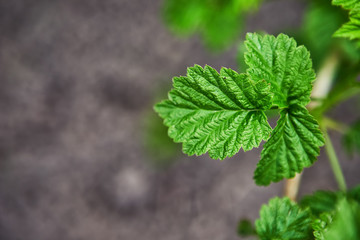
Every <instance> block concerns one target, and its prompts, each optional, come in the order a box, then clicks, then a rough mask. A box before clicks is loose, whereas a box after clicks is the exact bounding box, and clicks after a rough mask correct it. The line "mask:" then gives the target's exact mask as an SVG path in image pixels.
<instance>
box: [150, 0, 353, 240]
mask: <svg viewBox="0 0 360 240" xmlns="http://www.w3.org/2000/svg"><path fill="white" fill-rule="evenodd" d="M259 3H260V1H259V0H252V1H244V0H237V1H236V0H229V1H221V0H195V1H183V0H182V1H175V0H167V2H166V5H165V6H166V7H165V19H166V21H167V23H168V24H169V26H171V27H172V28H173V29H175V30H176V31H179V32H182V33H184V34H192V33H195V32H199V33H200V34H201V35H202V37H203V38H204V40H205V42H207V44H208V45H209V46H213V47H219V46H220V47H223V46H225V45H228V44H229V43H230V42H231V40H232V39H233V38H234V36H235V35H236V34H237V33H238V31H239V28H238V26H239V24H241V23H239V22H237V21H238V19H239V14H240V13H243V12H245V11H248V10H253V9H255V8H257V7H258V4H259ZM332 4H333V5H335V6H341V7H342V8H343V9H345V10H349V18H350V21H348V16H347V14H346V12H345V11H344V10H343V9H341V8H337V7H334V6H332V5H331V4H330V1H327V0H314V1H311V2H310V3H309V5H308V8H307V12H306V14H305V18H304V25H303V27H301V29H300V30H299V31H297V32H296V31H295V32H294V35H295V36H296V39H297V40H298V42H300V43H304V44H306V46H307V47H308V48H305V46H303V45H298V43H297V41H295V39H293V38H290V37H289V36H287V35H285V34H279V35H278V36H276V37H275V36H272V35H267V34H258V33H248V34H247V35H246V40H245V41H244V43H241V45H240V48H239V52H238V53H239V54H238V63H239V66H240V70H241V72H242V73H237V72H235V71H234V70H231V69H228V68H222V69H221V70H220V72H219V73H218V72H217V71H216V70H215V69H213V68H211V67H209V66H205V67H204V68H202V67H200V66H198V65H195V66H194V67H190V68H188V71H187V75H186V76H180V77H175V78H174V79H173V89H172V90H171V91H170V93H169V95H168V99H167V100H164V101H162V102H160V103H158V104H156V105H155V111H156V112H157V113H158V114H159V115H160V117H161V118H163V119H164V124H165V125H166V126H168V127H169V130H168V134H169V136H170V137H171V138H172V139H173V140H174V141H175V142H181V143H182V144H183V152H184V153H186V154H188V155H201V154H205V153H208V154H209V156H210V157H211V158H214V159H221V160H223V159H225V158H227V157H232V156H234V155H235V154H236V153H237V152H238V151H240V149H243V150H244V151H248V150H251V149H253V148H254V147H259V146H260V144H261V142H262V141H263V140H264V141H265V143H264V145H263V150H262V152H261V158H260V161H259V162H258V164H257V168H256V169H255V173H254V180H255V183H256V184H257V185H262V186H266V185H269V184H270V183H271V182H278V181H280V180H282V179H284V178H292V177H294V176H295V174H296V173H301V172H302V171H303V169H304V168H306V167H310V166H311V165H312V164H313V163H314V162H315V161H316V159H317V156H318V155H319V152H320V147H321V146H323V145H324V142H326V149H327V154H328V156H329V159H330V162H331V166H332V168H333V172H334V174H335V176H336V179H337V181H338V184H339V185H342V187H340V189H341V190H342V191H317V192H315V193H313V194H312V195H308V196H305V197H303V198H302V199H301V200H300V201H299V203H295V202H293V201H291V200H290V199H289V198H287V197H284V198H278V197H275V198H273V199H271V200H270V201H269V203H268V204H267V205H263V206H262V208H261V210H260V216H259V219H258V220H256V222H255V229H254V228H253V226H252V224H251V223H250V222H249V221H247V220H243V221H241V222H240V223H239V225H238V233H239V234H240V235H243V236H250V235H253V234H256V235H257V236H258V237H259V238H260V239H274V240H275V239H289V240H290V239H317V240H323V239H326V240H329V239H330V240H332V239H350V240H351V239H360V205H359V204H360V185H359V186H357V187H355V188H353V189H351V190H349V191H347V190H346V184H345V181H343V182H341V180H340V179H344V177H343V176H342V172H341V168H340V165H339V163H338V160H337V157H336V154H335V152H334V149H333V147H332V143H331V140H330V138H329V137H328V134H327V130H328V129H334V130H337V131H339V132H341V133H344V136H343V143H344V146H345V148H346V149H347V151H348V152H349V153H353V152H355V151H359V152H360V124H359V122H356V123H355V124H353V125H352V126H350V127H348V126H346V125H345V124H342V123H338V122H336V121H334V120H331V119H329V118H327V117H325V114H326V112H327V111H328V110H329V109H331V108H332V107H334V106H335V105H336V104H339V103H340V102H342V101H344V100H346V99H347V98H349V97H351V96H354V95H356V94H359V93H360V84H359V83H358V82H356V81H355V79H356V76H357V75H358V74H359V72H360V50H359V47H360V3H359V1H358V0H332ZM234 6H236V7H234ZM230 9H231V10H230ZM175 13H176V14H175ZM236 19H237V20H236ZM220 21H221V23H222V24H218V23H219V22H220ZM346 21H348V22H346ZM235 22H237V23H236V24H234V23H235ZM227 27H229V28H227ZM230 28H232V30H229V29H230ZM332 36H334V37H340V38H332ZM350 40H355V41H350ZM308 49H310V50H311V53H312V59H313V60H314V62H315V68H316V69H317V70H318V69H319V75H320V74H322V72H321V70H322V69H325V70H326V71H327V72H330V73H331V74H329V75H331V76H327V79H325V80H327V81H328V82H330V83H333V80H334V81H335V82H334V83H333V88H332V89H328V90H327V94H325V95H324V96H322V97H324V99H314V98H313V99H311V92H312V87H313V82H314V81H315V78H316V75H315V71H314V70H313V66H314V65H313V62H312V59H311V58H310V52H309V50H308ZM329 59H330V60H331V61H332V62H331V61H329V62H330V63H331V64H330V65H331V69H326V68H327V66H326V63H327V61H328V60H329ZM323 64H325V67H324V66H323ZM326 71H325V72H326ZM321 77H323V76H320V77H319V78H321ZM311 101H312V103H314V102H315V103H316V104H315V105H316V106H315V108H314V109H311V111H310V112H309V110H308V108H307V106H308V103H309V102H311ZM317 101H318V102H317ZM309 109H310V108H309ZM274 111H275V112H276V113H278V115H279V118H278V120H277V124H276V126H275V128H274V129H272V127H271V126H270V125H269V123H268V121H267V117H268V116H269V115H273V114H274ZM319 126H321V129H322V130H323V133H324V135H325V136H326V141H325V139H324V137H323V133H322V131H320V128H319Z"/></svg>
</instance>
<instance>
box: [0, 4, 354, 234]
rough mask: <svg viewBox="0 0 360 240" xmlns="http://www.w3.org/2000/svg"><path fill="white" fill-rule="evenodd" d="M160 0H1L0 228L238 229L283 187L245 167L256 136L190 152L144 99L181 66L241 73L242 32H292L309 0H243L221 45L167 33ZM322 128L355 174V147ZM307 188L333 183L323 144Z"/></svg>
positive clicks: (343, 109)
mask: <svg viewBox="0 0 360 240" xmlns="http://www.w3.org/2000/svg"><path fill="white" fill-rule="evenodd" d="M168 2H170V1H168ZM180 2H181V1H180ZM164 4H165V3H164V1H162V0H152V1H148V0H51V1H50V0H37V1H29V0H12V1H9V0H0V83H1V84H0V239H1V240H15V239H16V240H85V239H86V240H96V239H107V240H112V239H119V240H133V239H148V240H150V239H166V240H178V239H179V240H180V239H184V240H185V239H195V240H196V239H214V240H225V239H226V240H227V239H240V237H239V236H237V232H236V231H237V225H238V222H239V220H240V219H244V218H246V219H250V220H254V219H256V218H257V217H258V210H259V208H260V206H261V205H262V204H263V203H265V202H267V201H268V199H269V198H271V197H273V196H275V195H281V194H282V192H283V182H279V183H276V184H271V185H270V186H269V187H266V188H264V187H257V186H256V185H255V183H254V181H253V179H252V177H253V172H254V170H255V167H256V163H257V162H258V160H259V158H260V150H261V148H259V149H255V150H253V151H251V152H246V153H244V152H243V151H242V150H241V151H240V152H239V153H238V154H237V155H236V156H234V157H233V158H230V159H226V160H224V161H216V160H211V159H210V158H209V157H208V156H207V155H204V156H200V157H188V156H186V155H184V154H182V153H181V145H180V144H173V143H172V141H171V140H169V139H168V138H167V136H166V128H165V127H163V125H162V122H161V119H160V118H158V117H157V116H156V114H155V113H154V112H153V110H152V106H153V104H154V103H155V102H156V101H159V100H160V99H162V98H165V97H166V92H167V91H169V90H170V88H171V78H172V77H173V76H178V75H184V74H186V68H187V67H188V66H193V65H194V64H199V65H201V66H204V65H205V64H208V65H210V66H212V67H214V68H216V69H217V70H219V69H220V68H221V67H222V66H226V67H230V68H233V69H239V68H240V70H241V71H244V69H241V60H239V59H238V57H237V56H238V52H239V51H241V47H240V50H239V44H240V45H241V39H243V37H244V35H245V33H246V32H248V31H251V32H254V31H263V32H267V33H270V34H277V33H279V32H284V31H285V30H286V31H287V33H289V34H290V35H291V32H294V34H293V35H294V36H296V34H297V33H296V32H295V30H294V29H299V28H301V27H302V24H303V23H304V12H305V9H306V8H307V7H308V6H309V4H308V2H307V1H301V0H272V1H265V2H263V3H262V4H261V6H258V7H253V8H252V9H251V12H249V13H248V12H247V13H246V14H245V13H244V14H242V18H243V19H242V20H241V24H240V25H241V26H240V25H239V26H238V25H234V26H235V28H238V30H236V31H235V33H231V34H229V36H230V37H229V41H227V42H226V43H221V42H220V43H219V42H211V40H210V42H209V40H207V39H213V38H212V37H211V36H212V35H211V34H213V33H211V34H208V35H206V34H203V35H201V34H197V33H196V31H195V30H194V31H193V30H191V31H185V32H184V33H181V31H180V35H182V37H181V36H180V37H179V34H176V33H175V32H174V31H176V29H175V30H174V28H176V27H174V25H172V23H171V21H172V20H171V16H173V15H171V14H174V13H172V12H171V11H168V12H166V13H165V14H164V11H166V9H170V8H171V6H170V7H167V8H166V9H165V10H164V6H167V5H166V4H165V5H164ZM169 4H171V3H169ZM179 11H180V10H179ZM175 13H176V11H175ZM345 15H346V14H345ZM169 16H170V17H169ZM220 20H221V19H220ZM220 20H219V21H220ZM221 21H222V20H221ZM229 21H230V20H229ZM239 21H240V20H239ZM322 24H324V22H322ZM180 30H181V29H180ZM184 35H186V37H184ZM209 36H210V37H209ZM298 39H299V41H300V42H303V43H306V40H304V39H302V40H303V41H302V40H301V37H299V38H298ZM309 48H311V47H309ZM314 48H315V47H314ZM314 51H315V50H314ZM350 52H351V51H350ZM316 57H317V56H314V58H316ZM318 58H320V57H318ZM349 58H351V56H350V57H349ZM353 58H356V56H354V57H353ZM319 62H320V60H319ZM314 64H315V67H316V66H317V65H316V64H317V63H314ZM318 65H320V63H319V64H318ZM355 109H356V110H355ZM359 109H360V98H359V96H355V97H353V98H350V99H349V100H347V101H346V102H344V103H342V104H340V105H338V106H337V107H336V108H335V109H333V110H332V111H331V112H330V113H329V115H330V116H332V117H333V118H335V119H338V120H342V121H344V122H346V123H352V122H354V121H355V120H356V119H358V118H359V112H360V111H359ZM275 123H276V119H273V120H272V126H274V124H275ZM330 134H331V137H332V138H333V141H334V145H335V147H336V150H337V151H338V155H339V158H340V159H341V164H342V167H343V171H344V174H345V176H346V180H347V182H348V185H349V186H350V187H352V186H355V185H356V184H357V183H359V182H360V175H359V173H358V172H359V171H358V170H359V167H360V161H359V160H360V159H359V155H356V154H355V155H352V156H351V155H348V154H347V153H346V152H344V150H343V148H342V147H341V141H342V140H341V135H340V134H338V133H333V132H331V133H330ZM317 189H327V190H335V189H337V185H336V182H335V180H334V177H333V174H332V172H331V169H330V167H329V164H328V162H327V158H326V155H325V154H324V151H323V150H322V151H321V156H320V157H319V160H318V161H317V162H316V163H315V164H314V166H313V167H311V168H309V169H306V170H305V172H304V174H303V181H302V184H301V187H300V196H303V195H304V194H309V193H312V192H313V191H315V190H317Z"/></svg>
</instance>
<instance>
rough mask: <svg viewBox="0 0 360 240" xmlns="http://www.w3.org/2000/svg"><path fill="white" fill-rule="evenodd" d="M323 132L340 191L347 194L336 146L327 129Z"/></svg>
mask: <svg viewBox="0 0 360 240" xmlns="http://www.w3.org/2000/svg"><path fill="white" fill-rule="evenodd" d="M323 132H324V137H325V150H326V153H327V155H328V157H329V162H330V165H331V168H332V170H333V173H334V175H335V179H336V181H337V183H338V185H339V188H340V190H341V191H344V192H345V191H346V182H345V178H344V175H343V172H342V170H341V166H340V164H339V160H338V158H337V156H336V152H335V149H334V146H333V144H332V142H331V139H330V137H329V135H328V133H327V130H326V128H325V127H324V128H323Z"/></svg>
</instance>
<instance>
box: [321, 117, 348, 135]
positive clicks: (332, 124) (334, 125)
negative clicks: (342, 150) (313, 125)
mask: <svg viewBox="0 0 360 240" xmlns="http://www.w3.org/2000/svg"><path fill="white" fill-rule="evenodd" d="M322 124H323V125H324V126H326V127H327V128H329V129H333V130H335V131H337V132H339V133H341V134H344V133H346V132H347V131H348V130H349V127H348V126H347V125H345V124H343V123H341V122H338V121H335V120H333V119H331V118H328V117H323V118H322Z"/></svg>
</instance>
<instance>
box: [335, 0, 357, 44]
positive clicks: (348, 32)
mask: <svg viewBox="0 0 360 240" xmlns="http://www.w3.org/2000/svg"><path fill="white" fill-rule="evenodd" d="M333 4H334V5H339V6H342V7H343V8H344V9H347V10H350V12H349V22H347V23H345V24H343V25H342V26H341V28H340V29H338V30H337V31H336V32H335V33H334V36H335V37H344V38H349V39H351V40H353V39H355V40H356V41H357V44H358V45H359V46H360V2H359V1H357V0H333Z"/></svg>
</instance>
